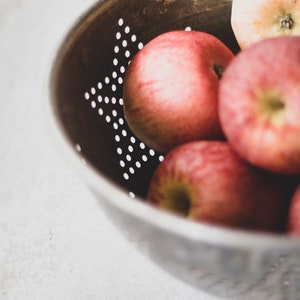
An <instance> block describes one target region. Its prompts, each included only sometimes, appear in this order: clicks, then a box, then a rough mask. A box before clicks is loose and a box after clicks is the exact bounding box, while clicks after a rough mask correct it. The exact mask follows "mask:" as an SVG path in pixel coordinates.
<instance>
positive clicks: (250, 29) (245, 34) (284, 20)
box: [231, 0, 300, 49]
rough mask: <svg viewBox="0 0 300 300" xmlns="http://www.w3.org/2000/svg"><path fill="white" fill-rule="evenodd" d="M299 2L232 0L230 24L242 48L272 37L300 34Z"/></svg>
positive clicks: (285, 0)
mask: <svg viewBox="0 0 300 300" xmlns="http://www.w3.org/2000/svg"><path fill="white" fill-rule="evenodd" d="M299 22H300V1H294V0H251V1H245V0H233V1H232V11H231V26H232V30H233V32H234V34H235V37H236V40H237V42H238V44H239V46H240V48H241V49H245V48H246V47H249V46H250V45H252V44H254V43H256V42H258V41H260V40H263V39H266V38H270V37H276V36H285V35H300V25H299Z"/></svg>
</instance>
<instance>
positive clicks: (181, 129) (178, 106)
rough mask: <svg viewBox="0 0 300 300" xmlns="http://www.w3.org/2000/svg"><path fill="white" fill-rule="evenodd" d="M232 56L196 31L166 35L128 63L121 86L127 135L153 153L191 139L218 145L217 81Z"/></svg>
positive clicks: (174, 32)
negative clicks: (130, 131)
mask: <svg viewBox="0 0 300 300" xmlns="http://www.w3.org/2000/svg"><path fill="white" fill-rule="evenodd" d="M233 56H234V55H233V53H232V52H231V51H230V50H229V49H228V48H227V47H226V46H225V45H224V44H223V43H222V42H221V41H220V40H219V39H217V38H216V37H214V36H212V35H210V34H207V33H204V32H199V31H184V30H178V31H170V32H166V33H164V34H161V35H159V36H157V37H156V38H154V39H153V40H151V41H150V42H149V43H148V44H146V45H145V46H144V47H143V48H142V49H141V50H140V51H139V52H138V53H137V54H136V55H135V57H134V58H133V59H132V61H131V63H130V65H129V67H128V69H127V70H126V74H125V78H124V86H123V99H124V115H125V118H126V121H127V123H128V125H129V127H130V128H131V130H132V131H133V133H134V134H135V135H136V136H137V137H138V138H139V139H141V140H142V141H143V142H144V143H145V144H146V145H148V146H149V147H151V148H153V149H154V150H156V151H157V152H159V153H166V152H168V151H170V150H171V149H172V148H174V147H175V146H178V145H180V144H183V143H185V142H188V141H192V140H197V139H221V138H223V134H222V131H221V128H220V124H219V119H218V112H217V98H218V96H217V95H218V86H219V79H220V77H221V76H222V73H223V70H224V69H225V68H226V66H227V65H228V63H229V62H230V61H231V59H232V58H233Z"/></svg>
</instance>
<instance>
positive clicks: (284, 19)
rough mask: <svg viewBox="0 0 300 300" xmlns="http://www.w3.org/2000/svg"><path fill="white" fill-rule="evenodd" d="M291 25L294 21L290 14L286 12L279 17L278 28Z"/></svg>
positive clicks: (290, 27)
mask: <svg viewBox="0 0 300 300" xmlns="http://www.w3.org/2000/svg"><path fill="white" fill-rule="evenodd" d="M293 25H294V21H293V19H292V17H291V15H290V14H287V15H285V16H284V17H281V18H280V28H283V29H292V27H293Z"/></svg>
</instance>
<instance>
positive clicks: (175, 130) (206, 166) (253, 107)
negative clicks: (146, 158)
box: [123, 0, 300, 236]
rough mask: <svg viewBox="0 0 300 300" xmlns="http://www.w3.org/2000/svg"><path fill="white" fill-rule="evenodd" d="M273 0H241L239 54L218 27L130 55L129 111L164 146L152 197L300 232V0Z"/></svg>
mask: <svg viewBox="0 0 300 300" xmlns="http://www.w3.org/2000/svg"><path fill="white" fill-rule="evenodd" d="M273 2H274V1H267V0H259V1H254V2H251V1H248V2H247V1H244V0H233V5H232V16H231V24H232V28H233V31H234V33H235V36H236V39H237V41H238V43H239V45H240V48H241V51H240V52H239V53H237V54H236V55H235V54H233V53H232V51H231V50H230V49H229V48H228V47H227V46H226V45H225V44H224V43H223V42H221V41H220V40H219V39H218V38H217V37H215V36H212V35H211V34H208V33H205V32H200V31H184V30H178V31H170V32H166V33H164V34H161V35H159V36H157V37H155V38H154V39H153V40H151V41H150V42H149V43H147V44H146V45H145V46H144V48H142V49H141V50H140V51H139V52H138V53H137V54H136V55H135V57H134V58H133V59H132V61H131V63H130V65H129V66H128V69H127V70H126V74H125V79H124V86H123V99H124V115H125V118H126V121H127V123H128V126H129V127H130V128H131V130H132V131H133V133H134V134H135V135H136V136H137V137H138V138H139V139H140V140H142V141H143V142H144V143H145V144H146V145H148V146H149V147H151V148H152V149H154V150H156V151H157V152H158V153H161V154H164V155H165V158H164V160H163V161H162V162H161V163H160V164H159V166H158V168H157V169H156V171H155V172H154V174H153V177H152V180H151V182H150V184H149V191H148V195H147V199H148V200H149V202H150V203H152V204H153V205H155V206H157V207H160V208H163V209H166V210H169V211H171V212H173V213H176V214H178V215H181V216H184V217H186V218H189V219H192V220H195V221H200V222H206V223H209V224H216V225H222V226H227V227H234V228H241V229H249V230H257V231H258V230H259V231H268V232H269V231H270V232H286V233H287V234H293V235H298V236H300V176H299V175H300V37H299V36H297V35H296V33H297V32H296V30H294V28H293V25H294V20H293V15H292V14H291V13H290V11H296V10H295V7H296V8H298V10H297V11H300V1H289V3H290V5H292V6H293V7H292V8H291V10H289V7H283V6H282V7H281V8H280V12H278V16H276V14H274V13H273V11H274V7H273V6H272V7H270V4H269V7H268V6H267V4H268V3H271V4H272V3H273ZM279 2H280V1H279ZM284 3H285V5H286V6H288V2H287V1H284ZM283 8H284V9H283ZM266 11H267V12H268V16H269V17H270V18H271V19H272V18H273V19H274V20H273V19H272V20H270V21H268V19H267V16H266ZM269 11H271V12H272V13H269ZM264 13H265V14H264ZM261 15H263V16H264V18H266V20H263V21H264V22H262V21H261V22H259V21H260V20H259V19H257V18H259V17H260V16H261ZM255 18H256V19H255ZM268 22H269V23H268ZM259 24H266V26H262V25H260V26H261V28H262V29H261V31H260V32H259V30H258V29H257V28H258V27H259ZM268 24H269V27H270V28H269V31H268ZM276 26H277V29H278V30H275V29H276ZM274 28H275V29H274ZM245 33H247V34H245ZM275 35H277V36H275Z"/></svg>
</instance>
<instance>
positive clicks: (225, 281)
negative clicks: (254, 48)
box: [48, 0, 300, 299]
mask: <svg viewBox="0 0 300 300" xmlns="http://www.w3.org/2000/svg"><path fill="white" fill-rule="evenodd" d="M230 13H231V1H228V0H227V1H226V0H222V1H221V0H209V1H208V0H207V1H206V0H201V1H194V0H168V1H167V0H148V1H138V0H118V1H116V0H104V1H99V2H97V3H95V4H94V5H93V6H92V7H91V8H90V9H89V10H88V11H87V12H85V13H84V14H83V15H82V16H81V17H80V18H79V19H78V20H77V21H76V23H75V24H74V25H73V26H72V28H71V29H70V31H69V32H68V33H67V35H66V36H65V37H64V39H63V41H62V43H61V45H60V47H59V49H58V51H57V54H56V57H55V60H54V62H53V66H52V70H51V74H50V97H49V101H48V104H49V113H50V120H51V122H52V125H53V126H52V128H53V129H54V133H55V136H56V137H57V140H58V141H59V143H60V145H61V148H62V149H63V150H64V151H65V154H66V157H68V158H70V161H71V162H72V163H73V164H74V165H76V166H77V170H78V172H79V173H80V174H81V175H82V178H83V180H85V182H86V183H87V185H88V186H89V187H90V189H91V190H92V192H93V194H94V195H95V197H96V198H97V200H98V201H99V204H100V206H101V207H102V208H103V209H104V210H105V211H106V212H107V214H108V215H109V217H110V218H111V220H112V221H113V223H114V224H115V225H116V226H117V227H118V228H119V229H120V230H121V231H122V232H123V233H124V235H125V236H126V237H127V238H128V239H129V240H130V241H131V242H133V243H135V244H136V246H137V247H138V248H140V249H141V251H142V252H143V253H145V254H146V255H147V256H148V257H149V258H150V259H151V260H152V261H153V262H155V263H157V264H158V265H159V266H161V267H162V268H163V269H165V270H166V271H167V272H169V273H171V274H172V275H174V276H175V277H177V278H179V279H181V280H183V281H184V282H187V283H189V284H190V285H192V286H194V287H197V288H199V289H201V290H203V291H205V292H207V293H210V294H212V295H217V296H220V297H222V298H224V299H227V298H228V299H299V295H300V284H299V282H300V281H299V278H300V241H299V240H297V239H294V238H291V237H287V236H286V235H284V234H266V233H254V232H246V231H242V230H235V229H226V228H222V227H218V226H212V225H207V224H201V223H196V222H192V221H189V220H187V219H184V218H181V217H178V216H175V215H171V214H169V213H166V212H164V211H161V210H158V209H155V208H153V207H151V206H150V205H149V204H147V203H145V200H144V199H145V195H146V192H147V188H148V185H149V182H150V178H151V176H152V174H153V171H154V170H155V168H156V167H157V165H158V164H159V162H160V161H161V160H162V159H163V157H162V156H161V155H159V154H158V153H156V152H155V151H154V150H152V149H150V148H148V147H147V146H146V145H145V144H144V143H142V142H141V141H140V140H138V138H136V137H135V136H134V134H133V133H132V132H131V131H130V129H129V128H128V126H127V124H126V122H125V119H124V116H123V109H122V104H123V99H122V84H123V78H124V73H125V70H126V67H127V66H128V63H129V62H130V60H131V59H132V57H133V56H134V55H135V54H136V53H137V52H138V51H139V49H141V48H142V47H143V45H145V44H146V43H147V42H148V41H150V40H151V39H152V38H154V37H155V36H157V35H158V34H160V33H163V32H166V31H170V30H175V29H185V30H201V31H205V32H208V33H211V34H213V35H215V36H216V37H218V38H219V39H220V40H221V41H223V42H224V43H225V44H226V45H227V46H228V47H230V48H231V49H232V51H233V52H235V53H236V52H238V51H239V47H238V45H237V42H236V40H235V38H234V35H233V33H232V30H231V26H230Z"/></svg>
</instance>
